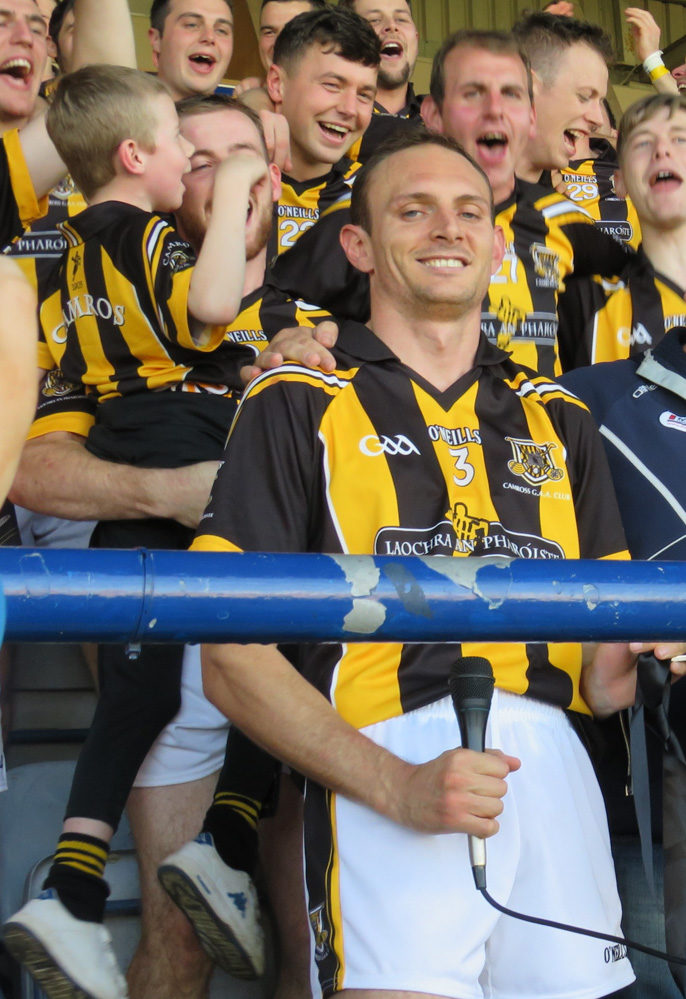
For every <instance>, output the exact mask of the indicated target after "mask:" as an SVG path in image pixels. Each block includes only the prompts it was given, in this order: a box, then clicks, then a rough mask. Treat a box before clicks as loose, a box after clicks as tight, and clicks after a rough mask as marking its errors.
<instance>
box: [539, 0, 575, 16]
mask: <svg viewBox="0 0 686 999" xmlns="http://www.w3.org/2000/svg"><path fill="white" fill-rule="evenodd" d="M543 10H544V11H545V13H546V14H556V15H557V16H558V17H574V4H573V3H568V2H567V0H557V2H556V3H549V4H547V5H546V6H545V7H544V8H543Z"/></svg>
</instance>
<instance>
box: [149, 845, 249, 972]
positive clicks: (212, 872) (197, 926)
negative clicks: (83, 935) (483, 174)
mask: <svg viewBox="0 0 686 999" xmlns="http://www.w3.org/2000/svg"><path fill="white" fill-rule="evenodd" d="M157 877H158V878H159V880H160V883H161V885H162V887H163V888H164V890H165V891H166V892H167V894H168V895H170V896H171V898H172V900H173V901H174V902H175V903H176V905H178V907H179V908H180V909H181V911H182V912H183V913H184V915H185V916H186V917H187V918H188V920H189V921H190V923H191V925H192V927H193V929H194V930H195V932H196V933H197V935H198V939H199V940H200V943H201V944H202V947H203V950H204V951H205V953H206V954H208V955H209V957H211V958H212V960H213V961H214V963H215V964H217V965H219V967H220V968H223V969H224V971H228V972H229V974H231V975H233V976H234V977H235V978H243V979H252V978H259V977H260V976H261V975H263V974H264V965H265V956H264V933H263V931H262V924H261V922H260V903H259V900H258V898H257V892H256V890H255V885H254V884H253V881H252V878H251V877H250V875H249V874H246V873H245V871H237V870H235V869H234V868H233V867H229V866H228V865H227V864H225V863H224V861H223V860H222V859H221V857H220V856H219V854H218V853H217V851H216V849H215V847H214V840H213V839H212V836H211V834H210V833H200V835H199V836H198V837H197V838H196V839H194V840H193V841H192V842H191V843H186V844H185V845H184V846H182V847H181V849H180V850H177V851H176V853H173V854H172V855H171V856H170V857H167V859H166V860H165V861H163V863H162V864H160V866H159V867H158V868H157Z"/></svg>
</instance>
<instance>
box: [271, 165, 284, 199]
mask: <svg viewBox="0 0 686 999" xmlns="http://www.w3.org/2000/svg"><path fill="white" fill-rule="evenodd" d="M269 183H270V184H271V187H272V201H278V200H279V198H280V197H281V171H280V169H279V168H278V166H277V165H276V163H270V164H269Z"/></svg>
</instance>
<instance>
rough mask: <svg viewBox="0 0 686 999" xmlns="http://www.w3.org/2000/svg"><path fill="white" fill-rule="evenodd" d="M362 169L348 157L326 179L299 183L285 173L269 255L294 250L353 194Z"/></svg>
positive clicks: (276, 208) (337, 164) (332, 169)
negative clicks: (329, 211)
mask: <svg viewBox="0 0 686 999" xmlns="http://www.w3.org/2000/svg"><path fill="white" fill-rule="evenodd" d="M360 166H361V164H360V163H356V162H354V161H353V160H351V159H349V158H348V157H347V156H344V157H343V158H342V159H340V160H339V161H338V163H336V164H335V165H334V166H333V167H332V168H331V170H329V172H328V173H327V174H326V175H325V176H324V177H317V178H315V179H313V180H304V181H297V180H293V178H292V177H289V176H288V174H283V176H282V178H281V197H280V198H279V200H278V203H277V204H276V205H275V213H276V226H275V228H274V232H273V235H272V240H271V242H270V247H269V249H270V252H269V256H270V257H271V256H273V255H274V254H276V253H284V251H285V250H290V249H291V247H292V246H295V244H296V243H297V241H298V240H299V239H300V237H301V236H302V234H303V233H304V232H307V230H308V229H310V228H311V227H312V226H313V225H314V224H315V222H317V220H318V219H319V217H320V215H321V214H322V213H323V212H324V211H325V210H326V209H327V208H328V207H329V205H331V204H333V203H334V202H335V201H338V199H339V198H340V197H341V195H346V194H349V193H350V187H351V185H352V184H353V182H354V177H355V174H356V173H357V171H358V170H359V169H360Z"/></svg>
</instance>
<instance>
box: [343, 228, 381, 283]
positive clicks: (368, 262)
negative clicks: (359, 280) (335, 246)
mask: <svg viewBox="0 0 686 999" xmlns="http://www.w3.org/2000/svg"><path fill="white" fill-rule="evenodd" d="M340 240H341V246H342V247H343V250H344V251H345V255H346V257H347V258H348V260H349V261H350V263H351V264H352V265H353V267H355V268H356V269H357V270H358V271H362V273H363V274H371V273H372V271H373V270H374V255H373V253H372V247H371V241H370V239H369V233H367V232H365V230H364V229H363V228H362V226H359V225H352V224H351V223H348V225H344V226H343V228H342V229H341V232H340Z"/></svg>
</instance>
